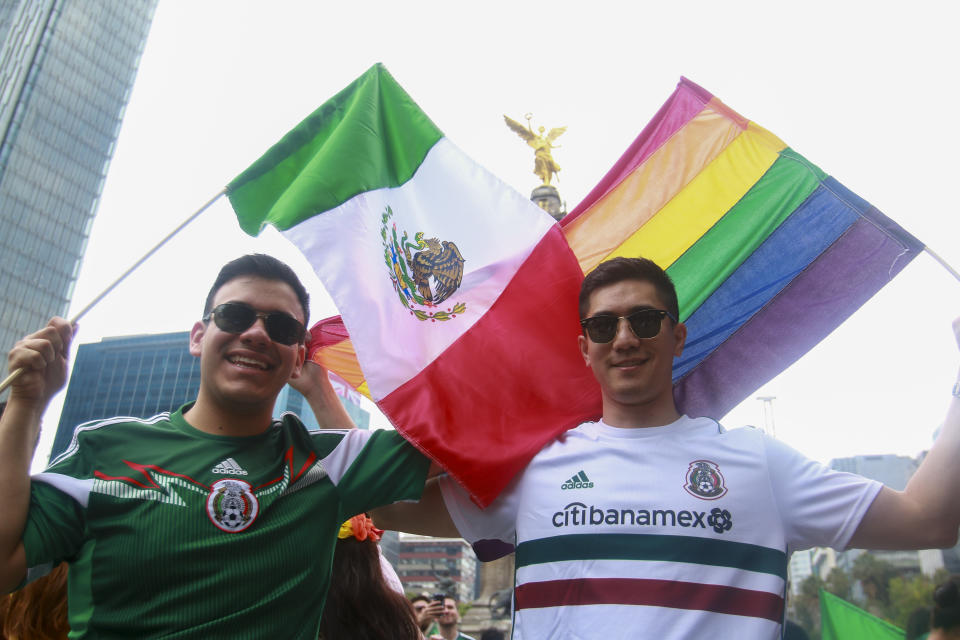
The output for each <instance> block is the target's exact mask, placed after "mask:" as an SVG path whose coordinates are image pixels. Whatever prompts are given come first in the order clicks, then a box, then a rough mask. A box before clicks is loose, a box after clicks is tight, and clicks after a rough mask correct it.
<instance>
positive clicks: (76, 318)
mask: <svg viewBox="0 0 960 640" xmlns="http://www.w3.org/2000/svg"><path fill="white" fill-rule="evenodd" d="M226 192H227V190H226V189H221V190H220V192H219V193H218V194H217V195H215V196H213V197H212V198H210V199H209V200H208V201H207V202H206V204H204V205H203V206H202V207H200V208H199V209H197V210H196V211H195V212H194V213H193V214H191V215H190V217H189V218H187V219H186V220H184V221H183V222H181V223H180V224H179V225H178V226H177V228H176V229H174V230H173V231H171V232H170V233H168V234H167V235H166V237H164V238H163V240H161V241H160V242H158V243H157V244H156V245H154V247H153V248H152V249H150V250H149V251H147V252H146V253H145V254H144V255H143V256H142V257H141V258H140V259H139V260H137V261H136V262H134V263H133V265H132V266H131V267H130V268H129V269H127V270H126V271H124V272H123V274H121V275H120V277H119V278H117V279H116V280H114V281H113V282H112V283H111V284H110V285H109V286H108V287H107V288H106V289H104V290H103V291H101V292H100V293H99V294H98V295H97V296H96V297H95V298H94V299H93V300H91V301H90V302H89V303H88V304H87V306H85V307H84V308H82V309H80V311H78V312H77V313H76V314H75V315H74V316H73V318H71V319H70V324H72V325H75V324H77V322H78V321H79V320H80V318H82V317H83V316H85V315H86V314H87V312H88V311H90V309H92V308H93V307H94V305H96V304H97V303H98V302H100V301H101V300H103V299H104V298H105V297H106V296H107V294H108V293H110V292H111V291H113V290H114V289H116V288H117V286H118V285H119V284H120V283H121V282H123V281H124V280H125V279H126V278H127V276H129V275H130V274H131V273H133V272H134V271H135V270H136V269H137V268H138V267H139V266H140V265H142V264H143V263H144V262H146V261H147V260H148V259H149V258H150V257H151V256H152V255H153V254H155V253H156V252H157V251H159V250H160V248H161V247H162V246H163V245H165V244H166V243H167V242H169V241H170V239H171V238H173V236H175V235H177V234H178V233H180V232H181V231H182V230H183V228H184V227H186V226H187V225H188V224H190V223H191V222H193V221H194V220H196V219H197V218H198V217H199V216H200V214H201V213H203V212H204V211H206V210H207V209H209V208H210V206H211V205H212V204H213V203H214V202H216V201H217V200H218V199H219V198H220V196H222V195H223V194H225V193H226ZM21 373H23V369H14V370H13V371H11V372H10V375H8V376H7V377H6V378H4V380H3V382H0V393H2V392H3V391H4V390H5V389H6V388H7V387H9V386H10V385H11V384H13V381H14V380H16V379H17V377H18V376H19V375H20V374H21Z"/></svg>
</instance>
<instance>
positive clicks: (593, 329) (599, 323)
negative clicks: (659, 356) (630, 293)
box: [580, 309, 677, 344]
mask: <svg viewBox="0 0 960 640" xmlns="http://www.w3.org/2000/svg"><path fill="white" fill-rule="evenodd" d="M665 317H666V318H670V319H671V320H673V321H674V322H676V321H677V319H676V318H674V317H673V314H672V313H670V312H669V311H663V310H662V309H641V310H640V311H634V312H633V313H630V314H627V315H625V316H593V317H592V318H586V319H584V320H581V321H580V326H581V327H583V329H584V331H586V333H587V335H588V336H590V339H591V340H592V341H594V342H596V343H598V344H602V343H604V342H610V341H611V340H613V337H614V336H615V335H617V327H619V326H620V319H621V318H623V319H625V320H626V321H627V324H629V325H630V330H631V331H633V335H635V336H637V337H638V338H653V337H654V336H656V335H657V334H658V333H660V323H661V321H662V320H663V319H664V318H665Z"/></svg>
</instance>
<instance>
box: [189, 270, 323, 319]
mask: <svg viewBox="0 0 960 640" xmlns="http://www.w3.org/2000/svg"><path fill="white" fill-rule="evenodd" d="M242 276H255V277H257V278H263V279H264V280H277V281H279V282H284V283H286V284H288V285H290V288H291V289H293V292H294V293H295V294H297V299H298V300H299V301H300V307H301V308H302V309H303V323H304V325H308V323H309V321H310V294H308V293H307V290H306V288H304V286H303V283H302V282H300V278H298V277H297V274H296V273H294V271H293V269H291V268H290V267H289V266H287V265H286V264H284V263H283V262H280V261H279V260H277V259H276V258H274V257H273V256H268V255H267V254H265V253H251V254H248V255H245V256H240V257H239V258H237V259H236V260H231V261H230V262H228V263H227V264H225V265H223V268H221V269H220V273H219V274H217V279H216V280H214V282H213V286H212V287H210V293H208V294H207V301H206V303H205V304H204V305H203V315H204V316H206V315H207V314H208V313H210V310H211V308H212V307H213V298H214V297H215V296H216V295H217V291H219V290H220V287H222V286H223V285H225V284H227V283H228V282H230V281H231V280H234V279H236V278H240V277H242ZM308 326H309V325H308Z"/></svg>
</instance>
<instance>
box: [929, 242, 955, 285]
mask: <svg viewBox="0 0 960 640" xmlns="http://www.w3.org/2000/svg"><path fill="white" fill-rule="evenodd" d="M923 250H924V251H926V252H927V253H929V254H930V257H932V258H933V259H934V260H936V261H937V262H939V263H940V266H942V267H943V268H944V269H946V270H947V271H949V272H950V273H951V274H952V275H953V277H954V278H956V279H957V280H960V273H957V270H956V269H954V268H953V267H951V266H950V265H949V264H948V263H947V261H946V260H944V259H943V258H941V257H940V256H938V255H937V254H936V253H934V251H933V249H931V248H930V247H928V246H926V245H924V247H923Z"/></svg>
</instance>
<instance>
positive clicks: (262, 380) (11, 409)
mask: <svg viewBox="0 0 960 640" xmlns="http://www.w3.org/2000/svg"><path fill="white" fill-rule="evenodd" d="M308 316H309V306H308V297H307V292H306V290H305V289H304V288H303V285H302V284H301V283H300V281H299V280H298V279H297V277H296V275H295V274H294V273H293V271H292V270H291V269H290V268H289V267H288V266H287V265H285V264H283V263H282V262H280V261H278V260H276V259H274V258H271V257H270V256H265V255H250V256H243V257H241V258H238V259H237V260H234V261H232V262H230V263H228V264H227V265H226V266H224V267H223V269H222V270H221V271H220V274H219V276H218V278H217V280H216V282H215V283H214V285H213V287H212V288H211V289H210V293H209V295H208V297H207V300H206V304H205V306H204V310H203V316H202V318H201V319H200V320H199V321H198V322H196V324H194V326H193V329H192V331H191V334H190V343H189V350H190V353H191V354H193V355H194V356H196V357H199V358H200V369H201V374H200V375H201V377H200V390H199V393H198V395H197V398H196V400H195V401H194V402H190V403H187V404H186V405H184V406H183V407H181V408H180V409H179V410H177V411H173V412H169V413H162V414H159V415H157V416H154V417H152V418H146V419H136V418H115V419H110V420H101V421H94V422H90V423H86V424H83V425H81V426H80V427H78V428H77V430H76V432H75V433H74V437H73V441H72V442H71V444H70V446H69V447H68V448H67V450H66V451H65V452H64V453H63V454H62V455H60V456H59V457H58V458H57V459H56V460H54V461H53V462H52V463H51V465H50V467H49V468H48V469H47V470H46V471H45V472H44V473H41V474H38V475H37V476H35V477H34V478H33V479H32V482H31V478H30V476H29V475H28V473H29V466H30V460H31V458H32V456H33V451H34V447H35V446H36V440H37V436H38V433H39V427H40V418H41V415H42V413H43V410H44V409H45V408H46V405H47V402H48V401H49V399H50V397H51V396H52V395H53V394H54V393H55V392H56V391H57V390H58V389H60V388H61V387H62V386H63V384H64V380H65V378H66V372H67V354H68V351H69V344H70V340H71V338H72V333H73V331H72V328H71V327H70V325H69V323H68V322H66V321H65V320H63V319H62V318H54V319H52V320H51V321H50V323H49V324H48V325H47V327H46V328H44V329H42V330H40V331H38V332H37V333H34V334H32V335H30V336H27V337H26V338H24V339H23V340H21V341H20V342H18V343H17V345H16V346H15V347H14V348H13V350H11V351H10V355H9V365H10V369H11V370H13V369H17V368H20V369H22V370H23V373H22V375H20V376H19V377H18V378H17V379H16V381H15V382H14V384H13V386H12V387H11V393H10V397H9V400H8V403H7V408H6V411H5V412H4V414H3V417H2V420H0V487H2V489H3V495H4V498H5V499H4V501H3V503H0V591H2V592H6V591H9V590H11V589H13V588H16V587H17V586H18V585H20V584H23V583H24V582H25V581H27V580H29V579H32V578H33V577H36V576H37V575H41V574H42V573H43V572H44V570H45V568H46V567H48V566H50V565H51V564H56V563H58V562H60V561H61V560H66V561H68V562H69V563H70V578H69V581H70V584H69V609H70V616H69V617H70V626H71V637H78V638H99V637H124V638H147V637H165V638H217V637H221V638H226V637H231V638H303V639H310V640H315V638H316V637H317V626H318V623H319V618H320V614H321V613H322V610H323V603H324V598H325V596H326V591H327V586H328V584H329V581H330V571H331V560H332V556H333V546H334V543H335V541H336V538H337V532H338V530H339V527H340V524H341V523H342V522H343V521H344V520H345V519H347V518H349V517H351V516H353V515H356V514H357V513H361V512H364V511H366V510H368V509H370V508H373V507H376V506H379V505H381V504H385V503H389V502H393V501H395V500H406V499H416V498H418V497H419V496H420V493H421V491H422V489H423V483H424V481H425V479H426V474H427V468H428V466H429V461H427V460H426V459H425V458H424V457H423V456H422V455H421V454H419V453H418V452H416V451H415V450H414V449H413V448H412V447H411V446H410V445H409V444H408V443H406V442H405V441H403V440H402V438H399V436H397V435H396V434H391V433H388V432H367V431H361V430H357V429H352V430H338V431H324V430H316V431H310V430H308V429H307V428H306V427H305V426H304V425H303V423H302V422H300V420H299V419H298V418H297V417H296V416H294V415H292V414H284V415H283V416H282V418H281V419H280V420H277V421H275V420H273V419H272V413H273V406H274V402H275V400H276V398H277V395H278V394H279V393H280V391H281V389H282V388H283V386H284V385H285V384H286V383H287V382H288V381H289V380H291V379H295V378H297V377H298V376H300V375H301V373H302V367H303V366H304V358H305V353H306V347H305V338H306V335H307V333H306V330H305V326H306V323H307V320H308ZM184 346H185V348H187V345H184ZM310 366H315V365H310ZM318 373H320V374H323V375H314V376H312V377H313V378H314V380H315V384H314V385H311V386H313V387H314V389H313V390H312V391H311V390H308V393H307V395H308V399H309V400H310V401H311V406H312V407H313V408H314V410H315V413H317V418H318V419H319V420H320V421H321V424H324V425H325V426H333V427H341V428H342V427H349V426H351V424H352V423H351V422H350V420H349V417H347V416H346V414H345V412H344V411H343V409H342V407H341V406H340V403H339V400H338V399H337V396H336V394H335V393H334V392H333V389H332V388H331V387H330V385H329V382H328V381H327V379H326V375H325V372H322V371H321V372H318Z"/></svg>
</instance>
